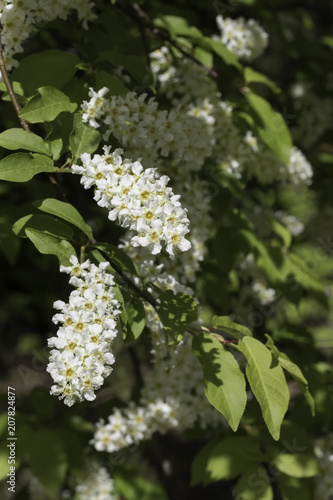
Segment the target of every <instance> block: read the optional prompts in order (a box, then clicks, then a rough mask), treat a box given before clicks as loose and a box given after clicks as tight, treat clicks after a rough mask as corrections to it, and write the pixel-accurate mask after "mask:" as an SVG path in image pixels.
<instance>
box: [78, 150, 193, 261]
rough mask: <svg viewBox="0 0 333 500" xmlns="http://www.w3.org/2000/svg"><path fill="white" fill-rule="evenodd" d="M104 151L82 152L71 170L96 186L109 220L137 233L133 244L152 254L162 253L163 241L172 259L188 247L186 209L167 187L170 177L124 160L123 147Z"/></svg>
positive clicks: (100, 201) (87, 184)
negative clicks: (89, 153)
mask: <svg viewBox="0 0 333 500" xmlns="http://www.w3.org/2000/svg"><path fill="white" fill-rule="evenodd" d="M104 153H105V154H104V155H103V156H100V155H94V157H93V158H91V156H90V155H88V154H83V155H81V161H82V166H78V165H73V166H72V171H73V173H74V174H80V175H82V178H81V184H83V186H84V187H85V188H86V189H88V188H89V187H91V186H92V185H94V186H95V187H96V189H95V196H94V199H95V200H96V201H97V204H98V205H100V206H101V207H106V208H108V210H109V219H110V220H112V221H114V220H118V221H119V223H120V224H121V226H122V227H125V228H128V229H131V230H132V231H134V232H136V233H138V234H137V235H136V236H133V237H132V240H131V244H132V245H133V246H143V247H147V248H148V249H149V250H150V251H151V253H152V254H153V255H155V254H158V253H160V252H161V250H162V243H164V244H165V246H166V251H167V252H168V254H169V255H170V256H171V257H172V258H174V256H175V251H176V252H185V251H186V250H188V249H189V248H190V247H191V243H190V242H189V241H188V240H186V239H185V235H186V234H187V233H188V232H189V220H188V218H187V210H186V209H185V208H182V207H181V203H180V201H179V198H180V196H179V195H175V194H174V193H173V191H172V189H171V188H170V187H168V182H169V177H167V176H166V175H163V176H159V174H158V173H157V169H156V168H148V169H144V168H143V166H142V165H141V163H140V161H135V162H132V160H128V159H124V158H123V157H122V155H123V150H122V149H116V150H115V151H114V152H113V153H111V152H110V147H104Z"/></svg>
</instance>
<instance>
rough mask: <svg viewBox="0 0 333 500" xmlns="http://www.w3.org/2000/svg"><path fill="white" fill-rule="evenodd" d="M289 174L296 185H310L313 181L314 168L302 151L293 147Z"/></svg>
mask: <svg viewBox="0 0 333 500" xmlns="http://www.w3.org/2000/svg"><path fill="white" fill-rule="evenodd" d="M288 173H289V175H290V177H291V179H292V182H293V183H294V184H295V185H301V184H310V183H311V180H312V175H313V172H312V167H311V165H310V163H309V162H308V161H307V159H306V158H305V156H304V155H303V153H302V151H300V150H299V149H298V148H296V147H293V148H292V150H291V153H290V160H289V165H288Z"/></svg>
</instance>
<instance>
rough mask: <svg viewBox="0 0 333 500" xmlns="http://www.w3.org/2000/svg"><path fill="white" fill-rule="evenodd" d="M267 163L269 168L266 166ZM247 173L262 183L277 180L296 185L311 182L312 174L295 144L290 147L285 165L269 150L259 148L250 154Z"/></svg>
mask: <svg viewBox="0 0 333 500" xmlns="http://www.w3.org/2000/svg"><path fill="white" fill-rule="evenodd" d="M268 165H269V168H267V166H268ZM249 173H250V175H253V176H255V177H256V178H257V179H258V180H259V181H260V182H261V183H262V184H267V183H274V182H276V181H279V182H281V183H283V184H290V185H294V186H297V187H301V186H308V185H309V184H311V181H312V176H313V171H312V167H311V165H310V163H309V162H308V161H307V159H306V158H305V156H304V155H303V153H302V152H301V151H300V150H299V149H298V148H297V147H296V146H294V147H293V148H292V149H291V152H290V159H289V163H288V164H287V165H286V164H285V163H283V162H282V161H281V160H280V159H279V158H278V157H277V156H276V155H275V154H274V153H273V152H272V151H271V150H269V149H261V150H260V151H259V152H258V153H257V154H254V155H252V158H251V159H250V165H249Z"/></svg>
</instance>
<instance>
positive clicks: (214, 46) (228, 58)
mask: <svg viewBox="0 0 333 500" xmlns="http://www.w3.org/2000/svg"><path fill="white" fill-rule="evenodd" d="M203 40H204V44H202V43H200V41H199V43H198V44H199V45H200V46H202V47H203V48H205V47H206V48H207V47H209V48H210V49H211V50H212V51H213V52H215V54H216V55H218V56H219V57H220V58H221V59H223V61H224V62H225V63H226V64H231V65H232V66H235V68H237V69H239V70H241V69H242V65H241V63H240V62H239V61H238V59H237V56H236V55H235V54H234V53H233V52H231V51H230V50H229V49H227V47H226V46H225V45H223V43H222V42H220V41H218V40H212V39H211V38H208V37H205V38H204V39H203Z"/></svg>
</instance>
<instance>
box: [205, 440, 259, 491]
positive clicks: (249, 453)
mask: <svg viewBox="0 0 333 500" xmlns="http://www.w3.org/2000/svg"><path fill="white" fill-rule="evenodd" d="M264 459H265V456H264V455H263V454H262V452H261V451H260V444H259V441H256V440H255V439H253V438H251V437H248V436H232V437H228V438H225V439H223V440H222V441H220V442H219V443H218V444H217V445H216V446H215V447H214V448H213V450H212V451H211V454H210V457H209V459H208V462H207V465H206V476H205V484H207V483H208V482H212V481H220V480H221V479H223V480H228V479H234V478H235V477H237V476H238V475H239V474H241V473H243V472H245V471H246V470H247V469H248V468H249V467H250V466H251V465H252V464H253V463H256V462H261V461H262V460H264Z"/></svg>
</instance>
